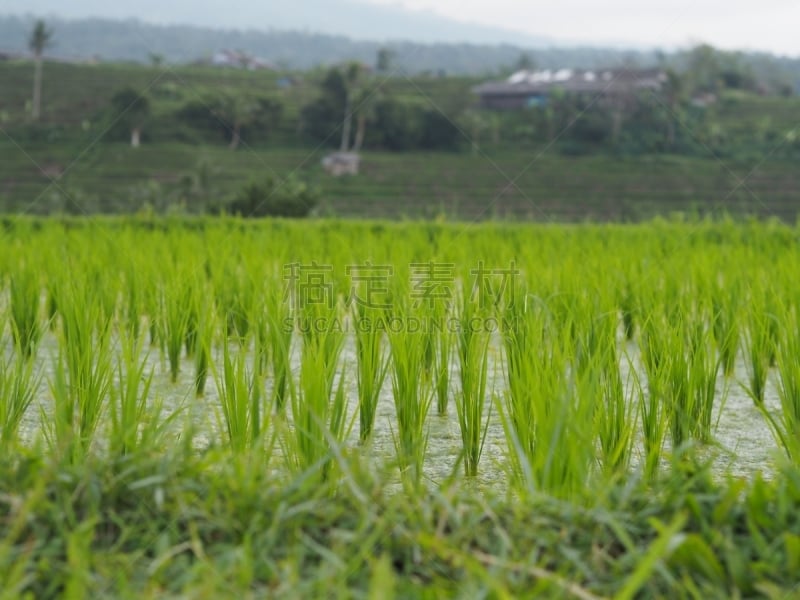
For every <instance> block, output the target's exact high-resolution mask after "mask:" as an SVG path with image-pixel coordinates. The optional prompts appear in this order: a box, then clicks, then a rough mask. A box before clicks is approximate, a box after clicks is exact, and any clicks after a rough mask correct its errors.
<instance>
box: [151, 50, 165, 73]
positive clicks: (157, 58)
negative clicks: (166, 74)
mask: <svg viewBox="0 0 800 600" xmlns="http://www.w3.org/2000/svg"><path fill="white" fill-rule="evenodd" d="M148 56H149V58H150V64H151V65H152V66H154V67H155V68H156V69H158V68H160V67H162V66H163V65H164V55H163V54H159V53H158V52H151V53H150V54H149V55H148Z"/></svg>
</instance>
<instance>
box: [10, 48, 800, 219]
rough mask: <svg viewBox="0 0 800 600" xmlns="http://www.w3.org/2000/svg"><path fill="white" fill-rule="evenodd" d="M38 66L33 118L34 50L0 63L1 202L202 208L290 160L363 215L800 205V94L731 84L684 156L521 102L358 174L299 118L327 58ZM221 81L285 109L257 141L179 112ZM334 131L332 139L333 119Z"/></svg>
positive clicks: (420, 82) (429, 89)
mask: <svg viewBox="0 0 800 600" xmlns="http://www.w3.org/2000/svg"><path fill="white" fill-rule="evenodd" d="M44 73H45V79H44V94H43V118H42V121H41V123H38V124H32V123H30V122H29V121H28V118H27V116H26V102H27V101H28V98H29V97H30V88H31V85H32V75H33V68H32V65H31V64H30V63H28V62H25V61H19V62H14V61H11V62H3V63H0V80H2V81H3V82H4V85H3V86H2V87H0V123H1V124H2V128H3V130H2V131H3V135H0V153H2V154H1V155H2V156H3V160H2V161H0V205H1V206H2V207H3V208H4V209H5V210H6V211H13V212H19V211H24V212H31V213H45V212H53V211H56V212H57V211H73V212H84V211H85V212H92V213H93V212H117V211H126V212H132V211H137V210H142V209H146V210H151V209H152V210H158V211H161V210H164V211H166V210H184V211H188V212H200V211H202V210H204V209H205V207H206V206H207V205H209V204H215V203H219V202H222V201H225V200H226V199H228V198H230V197H231V196H232V194H234V193H235V192H236V191H237V190H238V189H240V188H241V187H242V186H243V185H244V184H245V183H246V182H248V181H249V180H251V179H258V178H262V177H265V176H267V175H269V174H273V175H275V176H277V177H278V178H282V177H284V176H286V175H288V174H290V173H295V174H297V175H300V176H301V177H303V178H304V179H306V180H308V181H310V182H311V183H314V184H316V185H318V186H319V187H320V189H321V190H322V201H321V204H320V207H319V209H318V210H319V211H320V212H321V213H323V214H335V215H343V216H354V217H392V218H398V217H400V218H402V217H409V218H415V217H434V216H444V217H447V218H454V219H466V220H474V219H487V218H510V219H520V218H523V219H535V220H549V219H559V220H581V219H584V218H597V219H631V220H635V219H640V218H646V217H649V216H652V215H654V214H665V213H669V212H674V211H697V212H722V211H727V212H732V213H746V214H758V215H776V216H780V217H782V218H785V219H789V220H794V219H795V218H796V214H797V201H796V193H797V190H798V189H800V181H799V180H800V174H799V173H800V171H798V169H797V160H798V153H797V149H798V147H799V146H798V142H797V139H796V138H794V137H792V136H793V131H794V127H795V126H796V115H797V114H798V109H800V100H798V99H796V98H783V97H761V96H757V95H753V94H748V93H726V94H725V95H723V97H722V99H721V100H720V101H719V102H718V103H717V104H716V105H714V106H713V107H711V108H709V109H707V111H706V113H705V114H704V116H703V119H702V120H699V121H696V122H693V123H692V127H693V128H694V129H691V130H689V125H686V128H687V131H685V132H684V133H685V136H686V139H687V143H688V144H692V146H691V147H690V148H689V150H690V151H689V153H688V154H686V155H684V156H676V155H670V154H656V155H642V154H636V153H634V154H627V155H626V154H625V153H620V152H617V151H614V150H613V149H609V148H583V149H582V150H581V151H580V152H579V153H578V154H575V152H574V148H573V147H572V146H568V145H560V144H555V145H552V146H551V145H550V144H548V143H545V141H543V140H541V141H539V142H538V143H537V142H535V141H534V142H531V141H528V142H519V141H514V140H512V139H511V138H510V137H508V135H507V134H509V132H511V131H514V130H515V129H514V128H518V127H520V126H521V125H524V123H525V119H528V118H530V117H529V116H526V114H525V113H520V114H507V115H504V116H502V118H501V122H502V123H505V124H502V123H501V125H502V127H501V128H500V133H501V135H500V139H497V140H489V139H486V140H485V141H484V143H482V145H481V146H480V148H479V150H478V151H477V152H470V150H469V148H470V147H469V144H468V143H467V141H466V140H463V142H464V143H463V144H462V147H461V149H460V150H455V151H450V152H386V151H377V150H376V149H375V148H370V146H369V144H367V146H366V147H365V150H364V152H363V165H362V172H361V174H360V175H358V176H357V177H354V178H342V179H334V178H331V177H329V176H327V175H326V174H325V173H324V171H323V170H322V168H321V166H320V161H321V159H322V157H323V156H324V155H325V154H326V153H327V152H328V151H329V147H330V146H328V145H324V144H319V143H316V142H311V141H309V140H308V139H306V138H305V137H304V136H303V135H301V134H300V133H298V131H299V129H300V125H301V123H300V112H301V108H302V106H303V105H305V104H306V103H308V102H309V101H311V100H313V99H314V98H316V97H317V96H318V95H319V91H318V83H319V80H320V77H321V73H314V72H307V73H300V74H298V73H292V74H286V73H278V72H269V71H267V72H246V71H238V70H222V69H214V68H210V67H181V68H162V69H156V68H153V67H144V66H137V65H124V64H122V65H120V64H116V65H109V64H98V65H73V64H60V63H47V64H46V65H45V69H44ZM287 75H291V77H292V78H293V80H294V81H295V84H294V85H292V86H290V87H288V88H284V87H282V86H281V85H279V83H280V82H281V79H282V78H285V77H286V76H287ZM372 81H373V82H375V81H376V80H372ZM477 81H478V80H477V79H470V78H429V77H418V78H414V79H406V78H395V79H390V80H388V81H386V82H384V84H383V86H382V87H383V92H382V93H384V94H386V95H389V96H391V97H396V98H398V99H401V100H402V99H406V100H411V99H415V101H416V102H421V103H425V104H426V105H429V106H435V107H438V108H440V109H441V110H442V111H443V112H445V113H446V114H458V113H460V112H461V111H463V110H464V109H465V108H467V107H469V106H471V105H472V104H473V102H474V99H473V98H472V97H471V96H470V93H469V89H470V88H471V87H472V86H473V85H474V84H475V83H476V82H477ZM128 85H130V86H133V87H134V88H136V89H138V90H141V91H145V90H146V91H147V93H148V95H149V97H150V98H151V104H152V115H151V117H150V118H149V119H148V121H147V124H146V126H145V129H144V137H143V144H142V146H141V147H140V148H137V149H133V148H130V147H129V146H128V144H127V143H126V141H125V136H124V132H123V135H122V136H120V135H116V136H115V135H112V133H113V131H114V126H113V125H114V119H115V116H114V115H113V114H112V113H111V111H110V109H109V102H110V99H111V97H112V96H113V94H114V93H115V91H117V90H119V89H120V88H121V87H123V86H128ZM221 89H224V90H228V91H230V92H231V93H233V94H235V93H245V92H247V93H250V94H258V95H262V96H265V97H269V98H275V99H277V100H279V101H280V102H281V103H282V105H283V108H284V110H283V113H282V117H281V120H280V123H279V124H278V126H277V127H276V128H275V130H274V131H271V132H270V133H269V135H267V136H266V137H263V136H262V137H260V138H258V139H256V141H252V142H251V141H248V139H249V138H248V137H247V136H245V138H244V140H243V144H242V146H241V147H240V148H239V150H237V151H235V152H234V151H231V150H229V149H228V148H227V140H226V139H225V137H224V135H223V133H224V132H223V133H220V134H219V136H218V139H217V138H213V137H208V136H205V137H204V136H201V135H200V134H198V133H197V132H194V131H192V130H190V129H188V128H187V127H186V126H185V125H182V124H181V123H179V122H178V121H176V117H175V114H176V111H178V110H180V108H181V107H182V106H184V105H185V104H186V103H187V102H190V101H198V100H199V101H202V99H203V98H205V97H206V95H207V94H209V93H212V92H218V91H219V90H221ZM506 121H508V123H506ZM464 133H466V132H464ZM331 134H332V137H333V139H334V140H335V139H336V136H337V135H338V133H337V132H336V131H332V132H331ZM215 140H216V141H215ZM742 181H744V183H742ZM511 182H513V184H512V183H511ZM69 199H71V201H70V200H69Z"/></svg>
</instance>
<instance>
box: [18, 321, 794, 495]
mask: <svg viewBox="0 0 800 600" xmlns="http://www.w3.org/2000/svg"><path fill="white" fill-rule="evenodd" d="M384 342H385V340H384ZM235 346H236V344H233V347H235ZM301 346H302V340H301V338H300V337H299V336H297V337H296V338H295V339H294V340H293V343H292V355H291V364H292V372H293V377H294V379H295V381H297V378H298V377H299V371H300V363H301ZM619 347H620V353H621V356H620V361H619V365H620V374H621V377H622V381H623V383H624V384H625V389H626V393H625V395H626V397H627V398H633V397H634V394H633V393H632V392H633V388H632V386H633V385H634V384H633V377H632V375H634V374H635V375H636V376H637V377H638V378H639V379H640V380H641V382H642V387H643V393H644V394H645V398H646V395H647V393H648V392H647V385H646V374H645V371H644V368H643V367H642V365H641V362H640V357H639V350H638V346H637V344H636V343H635V342H625V341H624V340H623V339H622V337H621V336H620V339H619ZM243 351H244V352H246V354H247V355H248V361H249V363H250V364H252V361H253V360H254V352H252V349H248V348H245V349H244V350H243ZM5 352H6V354H7V355H9V354H10V353H11V347H10V346H9V347H7V348H6V349H5ZM114 352H118V349H115V350H114ZM213 355H214V356H213V359H212V361H213V362H214V364H215V366H216V368H221V367H220V365H221V364H222V351H221V349H220V348H217V349H216V350H215V351H214V352H213ZM57 357H58V343H57V340H56V338H55V336H54V335H53V334H52V333H50V332H48V333H47V334H46V335H45V336H44V338H43V340H42V343H41V345H40V347H39V348H38V351H37V357H36V372H37V373H39V375H40V376H39V379H38V389H37V392H36V397H35V401H34V402H33V403H32V404H31V406H30V407H29V409H28V410H27V412H26V414H25V416H24V418H23V420H22V423H21V430H20V438H21V439H22V440H23V442H24V443H26V444H33V443H35V442H36V440H37V439H38V438H40V437H41V436H42V433H43V423H45V422H46V421H47V420H48V418H49V416H50V415H51V414H52V411H53V397H52V393H51V390H50V382H52V380H53V377H54V370H55V365H56V362H57V359H58V358H57ZM141 360H142V361H144V362H145V364H146V369H145V372H146V373H152V374H153V379H152V386H151V388H150V396H149V399H150V401H152V402H156V401H158V402H160V403H161V404H162V414H161V418H162V419H165V418H167V417H168V416H170V415H173V414H174V413H176V412H178V413H179V415H180V416H179V418H177V419H175V420H174V423H173V424H172V427H173V429H174V431H175V438H174V439H175V443H178V442H177V439H178V437H177V436H178V435H179V434H180V433H181V431H182V428H183V427H184V426H185V424H186V422H187V421H186V419H189V420H190V421H191V423H192V424H193V426H194V427H193V429H194V431H193V433H192V435H193V436H194V444H195V446H196V447H197V448H198V450H199V449H202V448H203V447H204V446H208V445H212V444H220V443H224V437H225V431H224V429H225V427H224V421H223V417H222V412H221V403H220V396H219V390H218V387H217V384H216V381H215V378H214V375H213V370H212V372H210V373H209V376H208V381H207V383H206V386H205V393H204V395H203V396H201V397H197V396H196V394H195V387H194V386H195V380H194V365H193V364H192V360H191V359H188V358H186V357H184V358H183V359H182V363H181V370H180V373H179V376H178V379H177V381H176V382H174V383H173V382H172V380H171V376H170V369H169V364H168V361H167V358H166V356H165V354H164V353H163V352H162V351H160V350H159V348H158V347H155V346H148V345H146V344H145V347H144V349H143V354H142V356H141ZM503 360H504V357H503V351H502V348H501V345H500V344H499V342H498V341H497V340H495V342H494V343H493V344H492V345H491V346H490V348H489V361H488V362H489V367H488V373H489V383H488V390H489V392H488V395H487V403H486V413H485V418H488V429H487V432H486V439H485V446H484V450H483V454H482V458H481V462H480V467H479V475H478V482H479V485H481V486H492V487H493V488H495V489H496V488H498V487H500V488H503V487H505V482H506V480H507V477H508V474H507V473H508V471H507V468H508V457H507V452H508V448H509V443H508V439H507V436H506V433H505V431H504V427H503V424H502V422H501V418H500V414H499V412H498V410H497V406H496V405H495V404H494V401H495V400H496V399H498V398H500V397H502V395H503V394H506V393H507V387H508V384H507V381H506V378H505V373H504V366H503ZM114 361H115V362H116V358H115V359H114ZM356 364H357V357H356V348H355V340H354V339H353V337H352V336H348V337H347V338H346V342H345V344H344V347H343V351H342V354H341V357H340V361H339V370H340V373H341V372H342V371H343V372H344V376H345V382H344V384H345V389H346V395H347V415H348V419H349V420H352V427H351V428H350V430H349V434H348V438H347V441H346V445H348V446H350V447H352V448H356V447H359V441H358V431H359V427H358V388H357V381H356ZM212 369H213V368H212ZM458 372H459V366H458V361H457V360H455V357H454V360H452V361H451V365H450V374H451V386H450V400H449V404H448V410H447V414H445V415H439V414H437V409H436V402H435V400H433V401H432V402H431V407H430V411H429V413H428V416H427V428H428V445H427V450H426V454H425V462H424V475H425V478H426V479H428V480H429V481H431V482H433V483H437V482H442V481H444V480H445V479H447V478H449V477H450V476H451V475H453V474H457V475H461V473H462V472H463V467H462V466H461V465H460V463H459V457H460V454H461V451H462V440H461V433H460V430H459V423H458V418H457V412H456V407H455V404H454V400H453V395H454V394H455V393H457V391H458V389H459V379H458V376H459V373H458ZM339 376H341V375H339ZM390 378H391V373H389V374H388V375H387V377H386V379H385V381H384V383H383V386H382V388H381V394H380V400H379V402H378V406H377V411H376V417H375V423H374V428H373V432H372V438H371V440H370V441H369V442H368V447H367V448H368V450H367V452H368V454H369V455H370V456H371V457H372V458H373V460H375V461H377V462H378V463H383V464H390V463H391V462H392V461H393V460H394V458H395V456H396V451H395V445H394V444H395V442H394V438H393V436H394V434H395V433H396V430H397V417H396V412H395V411H396V409H395V406H394V399H393V394H392V386H391V381H390ZM746 378H747V372H746V369H745V365H744V362H743V360H742V357H739V360H738V361H737V363H736V369H735V372H734V375H733V376H732V377H729V378H725V377H724V376H723V375H722V374H721V373H720V374H719V376H718V378H717V383H716V398H715V403H714V414H713V420H712V422H713V424H714V425H713V443H712V444H710V445H709V446H708V447H707V453H706V452H704V455H705V454H707V455H708V456H709V457H713V471H714V473H715V474H716V475H717V476H720V477H722V476H725V475H728V474H730V475H733V476H738V477H747V478H749V477H752V476H753V475H754V474H755V473H756V472H761V473H762V474H763V475H764V476H765V477H770V475H771V473H772V471H773V464H774V459H775V457H777V456H778V455H779V453H780V450H779V448H778V446H777V444H776V441H775V438H774V436H773V433H772V432H771V431H770V428H769V426H768V424H767V423H766V421H765V418H764V416H763V415H762V414H761V412H760V411H759V409H758V408H757V407H756V406H755V405H754V403H753V400H752V399H751V398H750V397H749V396H748V394H747V392H746V391H745V389H744V387H743V382H745V381H746ZM775 379H776V373H775V371H774V369H773V370H771V371H770V374H769V377H768V380H767V387H766V392H765V398H764V402H765V406H766V408H767V410H769V411H770V412H771V413H773V414H774V415H777V414H778V412H779V410H780V402H779V398H778V393H777V389H776V382H775ZM262 385H263V389H264V392H265V397H267V398H269V397H270V394H271V391H272V379H271V376H268V377H266V379H265V380H264V381H263V384H262ZM633 409H634V413H633V414H634V415H635V418H636V419H638V418H639V417H638V412H636V407H633ZM286 410H287V411H289V420H290V421H291V413H290V408H289V407H288V406H287V408H286ZM100 428H101V430H102V428H103V421H101V424H100ZM100 437H101V438H102V436H100ZM576 443H585V442H581V441H579V440H576ZM590 443H591V441H590ZM668 444H669V440H668V439H667V440H666V445H667V446H668ZM275 452H276V454H280V447H279V446H277V445H276V448H275ZM641 454H642V448H641V441H640V440H639V441H637V442H636V443H635V444H634V455H633V457H632V461H631V462H632V466H631V467H630V468H631V469H635V468H636V465H637V464H638V463H639V462H640V461H641Z"/></svg>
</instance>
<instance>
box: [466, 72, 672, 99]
mask: <svg viewBox="0 0 800 600" xmlns="http://www.w3.org/2000/svg"><path fill="white" fill-rule="evenodd" d="M666 79H667V76H666V74H665V73H664V72H663V71H661V70H660V69H599V70H580V69H558V70H550V69H547V70H543V71H517V72H516V73H514V74H513V75H511V76H510V77H509V78H508V79H506V80H505V81H489V82H487V83H484V84H481V85H479V86H477V87H475V88H473V91H474V92H475V93H476V94H479V95H481V96H493V95H502V96H508V95H536V94H544V93H547V92H549V91H550V90H553V89H563V90H564V91H566V92H584V93H602V92H608V93H613V92H618V91H623V90H624V91H630V90H635V89H659V88H660V87H661V85H662V84H663V83H664V82H665V81H666Z"/></svg>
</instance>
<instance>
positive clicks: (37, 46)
mask: <svg viewBox="0 0 800 600" xmlns="http://www.w3.org/2000/svg"><path fill="white" fill-rule="evenodd" d="M52 39H53V31H52V30H50V29H48V28H47V26H46V25H45V23H44V21H42V20H39V21H36V24H35V25H34V26H33V32H31V37H30V39H29V40H28V46H29V47H30V49H31V52H33V59H34V72H33V111H32V112H31V118H33V120H34V121H37V120H39V114H40V112H41V107H42V55H43V54H44V50H45V48H47V47H48V46H50V42H51V40H52Z"/></svg>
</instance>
